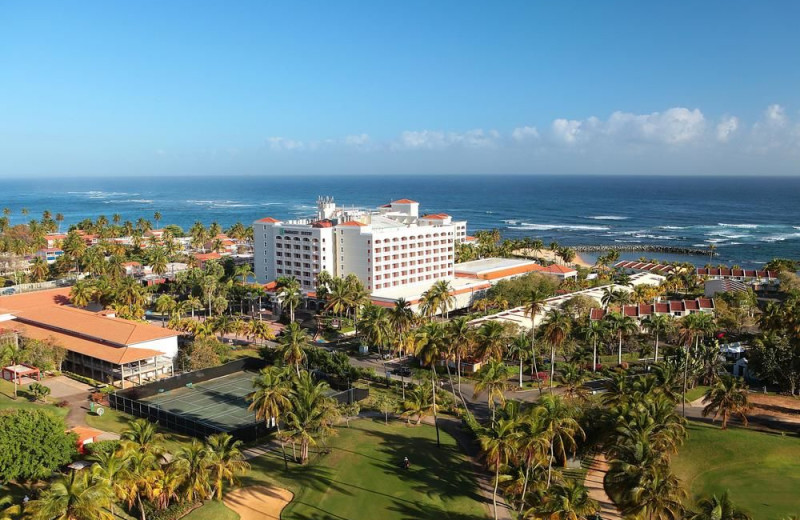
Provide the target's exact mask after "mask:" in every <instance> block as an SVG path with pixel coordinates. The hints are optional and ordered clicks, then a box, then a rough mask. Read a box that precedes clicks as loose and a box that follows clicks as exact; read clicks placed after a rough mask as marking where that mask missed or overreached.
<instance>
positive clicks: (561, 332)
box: [542, 309, 572, 393]
mask: <svg viewBox="0 0 800 520" xmlns="http://www.w3.org/2000/svg"><path fill="white" fill-rule="evenodd" d="M571 330H572V319H571V318H570V316H569V315H568V314H567V313H565V312H561V311H559V310H556V309H552V310H550V311H548V312H547V315H546V316H545V321H544V324H543V325H542V332H543V336H544V339H545V341H547V343H549V344H550V392H551V393H552V392H553V377H554V376H555V369H556V350H560V349H561V346H562V345H563V344H564V341H565V340H566V339H567V337H568V336H569V333H570V331H571Z"/></svg>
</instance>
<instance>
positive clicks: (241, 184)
mask: <svg viewBox="0 0 800 520" xmlns="http://www.w3.org/2000/svg"><path fill="white" fill-rule="evenodd" d="M319 195H331V196H333V197H335V199H336V201H337V202H338V203H339V204H345V205H356V206H378V205H380V204H385V203H387V202H389V201H391V200H395V199H398V198H411V199H414V200H417V201H419V202H420V209H421V211H422V212H424V213H439V212H446V213H448V214H451V215H453V216H454V217H455V218H457V219H466V220H467V221H468V229H469V231H470V232H474V231H476V230H479V229H491V228H498V229H500V231H501V232H502V234H503V235H504V236H506V237H514V238H523V237H526V236H530V237H533V238H539V239H541V240H542V241H544V243H545V244H549V243H550V242H551V241H553V240H555V241H557V242H559V243H560V244H563V245H595V244H605V245H611V246H613V245H631V244H656V245H664V246H684V247H691V248H707V247H708V246H709V245H710V244H714V245H716V247H717V251H716V253H717V256H715V258H714V261H713V262H714V263H715V264H716V263H727V264H734V263H735V264H740V265H742V266H748V267H757V266H758V265H761V264H763V263H765V262H766V261H768V260H770V259H771V258H773V257H789V258H796V259H797V258H800V207H799V206H800V204H799V203H800V178H777V177H652V176H648V177H631V176H588V175H587V176H509V175H483V176H452V175H450V176H443V175H442V176H437V175H427V176H407V177H405V176H402V177H401V176H391V177H382V176H379V175H374V176H313V177H291V178H274V177H236V176H230V177H167V178H164V177H160V178H154V177H141V178H70V179H66V178H59V179H10V180H9V179H7V180H3V181H2V184H0V207H8V208H10V209H11V210H12V212H13V213H12V217H11V220H12V223H19V222H23V221H26V220H28V219H29V218H30V216H28V217H23V216H22V215H21V214H20V210H21V209H22V208H28V210H30V212H31V215H37V216H39V215H41V212H42V211H43V210H50V211H51V212H52V213H53V214H54V215H55V214H56V213H62V214H63V215H64V217H65V222H64V224H65V227H66V226H68V225H69V224H72V223H75V222H78V221H80V220H81V219H83V218H86V217H90V218H96V217H97V216H99V215H105V216H106V217H108V219H109V220H111V217H112V215H113V214H115V213H118V214H120V215H121V216H122V219H123V221H124V220H132V221H134V222H135V220H136V219H138V218H139V217H146V218H149V219H152V217H153V213H154V212H155V211H160V212H161V214H162V216H163V218H162V221H161V224H162V225H163V224H167V223H174V224H178V225H180V226H182V227H183V228H185V229H186V228H188V227H189V226H191V225H192V223H193V222H195V221H198V220H199V221H202V222H203V223H205V224H206V225H207V224H210V223H211V222H212V221H217V222H219V223H220V224H221V225H222V226H223V227H224V226H229V225H231V224H233V223H234V222H236V221H241V222H243V223H245V224H250V223H251V222H252V221H254V220H255V219H258V218H261V217H266V216H272V217H275V218H281V219H288V218H297V217H302V216H308V215H311V214H313V212H314V210H315V201H316V198H317V196H319ZM583 256H584V257H588V258H592V257H593V255H590V254H584V255H583ZM640 256H647V257H659V258H666V259H672V260H675V259H680V260H685V259H687V258H685V257H675V256H674V255H665V254H656V253H625V254H623V255H622V257H623V258H631V259H633V258H638V257H640ZM688 260H691V261H694V262H695V263H698V264H704V263H706V262H707V261H708V257H689V258H688Z"/></svg>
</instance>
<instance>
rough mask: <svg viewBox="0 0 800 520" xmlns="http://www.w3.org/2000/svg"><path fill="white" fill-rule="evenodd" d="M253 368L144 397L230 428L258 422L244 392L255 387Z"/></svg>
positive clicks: (174, 410) (173, 409)
mask: <svg viewBox="0 0 800 520" xmlns="http://www.w3.org/2000/svg"><path fill="white" fill-rule="evenodd" d="M255 375H256V374H255V373H254V372H236V373H234V374H230V375H227V376H223V377H218V378H216V379H209V380H208V381H203V382H201V383H195V384H194V385H192V387H191V388H188V387H181V388H176V389H175V390H169V391H167V392H164V393H160V394H156V395H154V396H151V397H147V398H144V399H142V401H143V402H146V403H148V404H151V405H155V406H158V407H160V408H161V409H163V410H167V411H169V412H172V413H175V414H178V415H182V416H183V417H190V418H192V419H195V420H197V421H202V422H205V423H207V424H210V425H212V426H216V427H217V428H221V429H223V430H226V431H229V430H234V429H236V428H241V427H243V426H248V425H251V424H253V423H255V422H256V417H255V414H254V413H253V412H251V411H249V410H248V409H247V406H248V404H249V403H248V402H247V401H246V400H245V396H246V395H247V394H249V393H250V392H252V391H253V377H255Z"/></svg>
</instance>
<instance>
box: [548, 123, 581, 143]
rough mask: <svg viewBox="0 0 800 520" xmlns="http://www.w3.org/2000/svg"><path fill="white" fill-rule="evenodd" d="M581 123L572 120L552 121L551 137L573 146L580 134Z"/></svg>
mask: <svg viewBox="0 0 800 520" xmlns="http://www.w3.org/2000/svg"><path fill="white" fill-rule="evenodd" d="M582 126H583V122H581V121H575V120H572V119H556V120H555V121H553V136H554V137H555V138H556V140H557V141H560V142H563V143H566V144H574V143H575V142H576V141H577V140H578V137H580V134H581V127H582Z"/></svg>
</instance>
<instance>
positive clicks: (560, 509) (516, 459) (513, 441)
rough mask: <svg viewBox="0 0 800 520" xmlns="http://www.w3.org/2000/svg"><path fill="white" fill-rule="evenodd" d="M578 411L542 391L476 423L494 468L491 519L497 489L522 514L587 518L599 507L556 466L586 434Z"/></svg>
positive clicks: (564, 401) (574, 407)
mask: <svg viewBox="0 0 800 520" xmlns="http://www.w3.org/2000/svg"><path fill="white" fill-rule="evenodd" d="M580 414H581V411H580V408H579V407H577V406H575V405H574V404H573V403H572V402H570V401H568V400H566V399H564V398H562V397H560V396H558V395H552V394H546V395H544V396H543V397H542V398H541V399H540V401H539V402H538V403H536V404H534V405H532V406H528V407H525V406H523V405H522V404H521V403H520V402H518V401H513V400H508V401H506V402H505V404H504V405H503V407H502V408H500V409H499V410H498V414H497V417H495V419H494V420H493V421H492V423H491V424H490V425H489V426H486V427H481V426H479V427H477V432H476V433H477V435H478V439H479V441H480V444H481V448H482V452H483V456H484V459H485V461H486V463H487V465H488V466H489V468H490V469H491V470H492V472H493V473H494V482H493V483H494V490H493V505H494V514H495V518H497V493H498V490H500V489H502V491H503V493H504V495H505V497H506V498H507V499H508V500H509V501H510V503H511V504H512V505H513V506H514V507H515V509H517V510H518V512H519V515H520V517H521V518H542V517H545V518H564V519H566V518H586V517H587V516H588V515H591V514H593V513H595V512H597V510H598V507H597V504H596V502H595V501H594V500H592V499H590V498H589V496H588V492H587V490H586V488H585V487H584V486H583V484H582V483H581V482H576V481H575V480H573V479H570V478H567V477H565V476H564V475H563V473H562V471H561V470H560V468H562V467H564V466H565V465H566V462H567V459H568V457H569V456H571V455H574V454H575V453H576V451H577V449H578V443H579V441H580V440H581V439H583V438H584V435H585V434H584V431H583V429H582V428H581V425H580V422H579V418H580Z"/></svg>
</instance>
